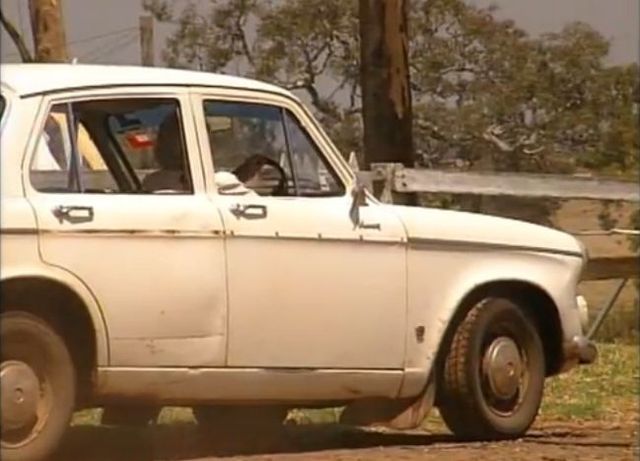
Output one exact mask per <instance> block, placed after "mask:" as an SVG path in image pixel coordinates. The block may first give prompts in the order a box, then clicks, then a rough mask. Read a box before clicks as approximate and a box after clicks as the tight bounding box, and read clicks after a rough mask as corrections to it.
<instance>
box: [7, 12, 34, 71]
mask: <svg viewBox="0 0 640 461" xmlns="http://www.w3.org/2000/svg"><path fill="white" fill-rule="evenodd" d="M0 22H2V26H3V27H4V30H6V31H7V34H9V37H11V40H12V41H13V43H14V44H15V45H16V48H17V49H18V53H20V59H22V62H33V56H32V55H31V53H30V52H29V48H27V45H26V43H25V42H24V38H23V37H22V35H21V34H20V32H18V30H17V29H16V27H15V26H14V25H13V23H12V22H11V21H10V20H9V19H7V17H6V16H5V15H4V13H3V12H2V10H1V9H0Z"/></svg>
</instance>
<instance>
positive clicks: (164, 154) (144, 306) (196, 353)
mask: <svg viewBox="0 0 640 461" xmlns="http://www.w3.org/2000/svg"><path fill="white" fill-rule="evenodd" d="M189 110H190V104H189V97H188V95H187V93H186V90H184V89H180V88H163V89H154V88H145V89H142V88H135V89H130V90H127V89H125V88H121V89H118V90H117V91H115V92H114V90H92V91H87V92H74V93H67V94H55V95H51V96H47V97H45V98H44V104H43V107H42V110H41V114H40V117H39V120H40V122H39V129H38V131H37V132H38V133H39V134H38V135H37V136H36V139H34V140H33V142H32V143H31V147H30V152H31V155H29V156H27V160H26V164H25V167H24V171H25V176H24V181H25V186H26V190H27V194H28V198H29V200H30V202H31V204H32V205H33V207H34V209H35V211H36V215H37V219H38V225H39V231H40V250H41V254H42V258H43V259H44V261H45V262H47V263H49V264H52V265H56V266H59V267H61V268H64V269H65V270H67V271H69V272H72V273H73V274H75V275H76V276H77V277H79V278H80V279H81V280H82V281H83V282H84V283H85V284H86V285H87V286H88V287H89V289H90V290H91V291H92V292H93V294H94V295H95V297H96V299H97V301H98V303H99V305H100V307H101V309H102V312H103V315H104V318H105V321H106V325H107V328H108V335H109V343H110V365H111V366H115V367H122V366H127V367H164V366H220V365H224V361H225V356H226V285H225V278H224V257H225V256H224V242H223V239H222V234H223V232H222V230H223V229H222V221H221V219H220V216H219V213H218V212H217V210H216V209H215V207H214V206H213V205H212V203H211V200H210V199H209V197H208V196H207V195H206V194H205V192H204V180H203V173H202V167H201V162H200V160H199V158H198V148H197V144H196V142H195V139H196V135H195V131H194V126H193V123H192V117H191V115H190V113H189ZM37 126H38V125H37Z"/></svg>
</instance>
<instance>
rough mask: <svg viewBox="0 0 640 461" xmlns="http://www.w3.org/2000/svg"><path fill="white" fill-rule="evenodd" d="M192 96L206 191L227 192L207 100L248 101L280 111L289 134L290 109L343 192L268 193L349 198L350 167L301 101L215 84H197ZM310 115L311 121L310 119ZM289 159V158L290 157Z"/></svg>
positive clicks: (290, 196) (292, 196) (290, 197)
mask: <svg viewBox="0 0 640 461" xmlns="http://www.w3.org/2000/svg"><path fill="white" fill-rule="evenodd" d="M191 93H192V97H191V104H192V107H193V111H194V114H195V117H196V119H197V129H198V131H199V132H202V133H203V135H202V136H200V139H199V143H200V151H201V152H202V158H203V161H204V162H205V164H204V166H205V170H206V171H207V176H210V180H209V181H207V190H208V191H209V193H211V194H212V195H224V194H219V192H218V190H217V188H216V186H215V182H214V180H213V176H214V174H215V173H216V169H215V161H214V159H213V153H212V152H211V148H210V145H209V133H208V127H207V122H206V116H205V111H204V104H205V102H216V101H217V102H227V103H245V104H262V105H267V106H273V107H275V108H277V109H279V110H280V112H281V114H282V115H281V116H282V123H283V125H284V126H283V128H284V129H285V133H286V136H287V143H288V136H289V135H288V133H287V130H286V122H285V119H284V115H285V113H286V112H289V113H290V114H291V115H292V116H293V118H294V119H295V120H296V121H297V122H298V124H299V125H300V128H301V129H302V130H303V131H304V132H305V133H306V134H307V135H308V138H309V139H310V141H311V142H312V143H313V145H314V146H315V147H316V150H317V152H318V155H320V156H321V161H322V162H323V163H324V164H325V167H326V168H327V170H328V171H329V173H330V174H331V175H332V177H334V178H335V181H336V183H337V185H338V186H339V187H340V189H341V191H342V192H341V193H340V194H332V195H298V189H297V188H296V195H289V196H268V197H269V198H272V199H284V200H287V199H288V200H291V199H294V198H298V199H305V198H308V199H319V198H336V197H343V198H344V197H348V196H349V190H350V185H351V183H352V181H353V178H352V175H351V172H350V170H349V169H348V168H347V167H345V163H344V162H340V161H338V160H337V159H336V158H335V156H339V155H340V154H339V152H338V151H337V149H336V147H335V146H334V145H333V144H331V141H330V140H329V138H328V137H327V136H325V135H323V133H322V132H321V130H322V128H321V127H320V125H319V124H318V123H317V122H315V121H314V119H312V117H313V116H312V115H310V113H308V112H307V111H306V110H305V109H304V107H303V106H302V104H301V103H300V102H298V101H296V100H295V99H294V98H293V97H290V98H289V97H285V96H284V95H278V94H276V93H269V92H265V91H259V90H251V89H246V90H245V89H242V90H238V89H227V88H213V87H194V88H192V89H191ZM310 118H311V120H309V119H310ZM287 152H288V156H289V152H290V148H289V146H287ZM289 161H290V160H289ZM292 174H293V175H295V174H296V173H295V169H294V168H293V164H292Z"/></svg>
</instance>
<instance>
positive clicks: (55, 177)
mask: <svg viewBox="0 0 640 461" xmlns="http://www.w3.org/2000/svg"><path fill="white" fill-rule="evenodd" d="M30 176H31V182H32V184H33V186H34V187H35V188H36V189H37V190H39V191H41V192H49V193H56V192H57V193H62V192H74V193H78V192H83V193H142V194H159V193H173V194H185V193H192V192H193V189H192V186H191V176H190V173H189V168H188V161H187V152H186V148H185V142H184V136H183V129H182V117H181V113H180V107H179V103H178V101H177V100H173V99H158V98H149V99H144V98H136V99H113V100H96V101H83V102H78V103H72V104H71V103H61V104H55V105H53V106H52V107H51V108H50V110H49V113H48V115H47V118H46V121H45V125H44V127H43V130H42V133H41V135H40V138H39V140H38V145H37V149H36V153H35V156H34V158H33V160H32V163H31V169H30Z"/></svg>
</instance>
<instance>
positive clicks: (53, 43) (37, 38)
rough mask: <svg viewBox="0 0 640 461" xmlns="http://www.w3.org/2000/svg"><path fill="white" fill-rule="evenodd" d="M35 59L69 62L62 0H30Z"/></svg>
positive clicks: (39, 60)
mask: <svg viewBox="0 0 640 461" xmlns="http://www.w3.org/2000/svg"><path fill="white" fill-rule="evenodd" d="M29 15H30V16H31V31H32V33H33V45H34V48H35V61H38V62H67V61H68V60H69V55H68V53H67V40H66V36H65V32H64V20H63V16H62V3H61V0H29Z"/></svg>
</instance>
